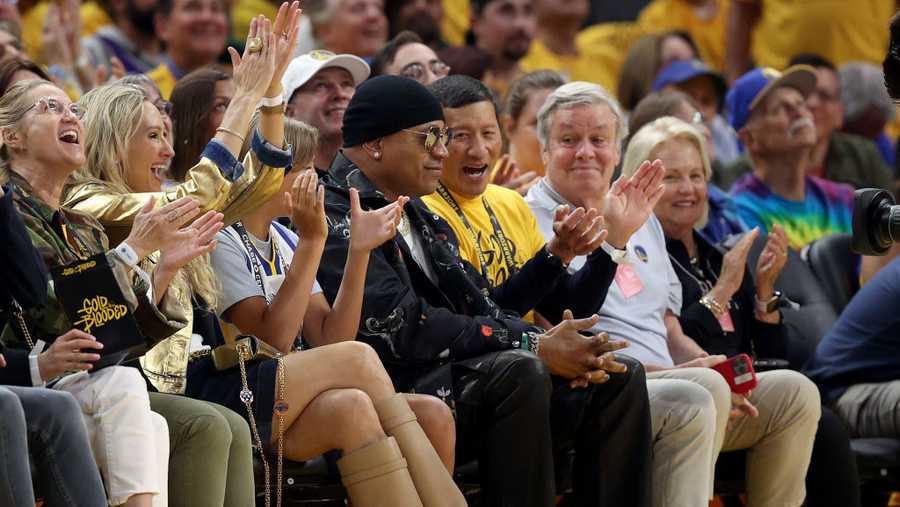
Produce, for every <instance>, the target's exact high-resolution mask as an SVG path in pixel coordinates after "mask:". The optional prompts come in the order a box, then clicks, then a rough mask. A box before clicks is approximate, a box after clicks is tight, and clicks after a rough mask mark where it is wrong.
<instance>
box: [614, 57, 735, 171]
mask: <svg viewBox="0 0 900 507" xmlns="http://www.w3.org/2000/svg"><path fill="white" fill-rule="evenodd" d="M668 89H675V90H679V91H682V92H684V93H686V94H688V95H690V96H691V98H692V99H694V102H695V103H696V104H697V107H699V108H700V112H701V113H703V121H704V122H705V123H706V126H707V127H708V128H709V130H710V132H711V133H712V142H713V146H714V147H715V152H714V154H710V158H715V159H717V160H719V161H720V162H722V163H723V164H730V163H732V162H734V160H735V159H737V158H738V157H739V156H740V149H739V147H738V142H737V134H735V132H734V130H733V129H732V128H731V125H729V124H728V123H727V122H726V121H725V119H724V118H722V117H721V116H720V115H719V112H720V111H721V109H722V102H723V101H724V99H725V91H726V90H727V89H728V87H727V86H726V85H725V79H724V78H723V77H722V76H721V75H720V74H718V73H717V72H713V71H712V70H711V69H710V68H709V67H707V66H706V64H705V63H703V62H702V61H701V60H678V61H675V62H672V63H670V64H669V65H667V66H666V67H665V68H664V69H662V70H661V71H660V73H659V75H658V76H657V78H656V81H654V82H653V91H660V90H668ZM632 132H635V131H632Z"/></svg>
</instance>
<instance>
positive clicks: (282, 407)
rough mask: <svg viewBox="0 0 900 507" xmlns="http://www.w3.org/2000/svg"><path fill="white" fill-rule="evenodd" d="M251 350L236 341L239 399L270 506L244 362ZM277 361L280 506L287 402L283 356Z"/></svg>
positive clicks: (266, 470) (277, 487) (266, 465)
mask: <svg viewBox="0 0 900 507" xmlns="http://www.w3.org/2000/svg"><path fill="white" fill-rule="evenodd" d="M251 355H252V354H251V351H250V349H249V346H248V345H247V344H246V343H238V344H237V357H238V367H239V368H240V371H241V393H240V399H241V401H242V402H243V403H244V405H245V406H246V407H247V416H248V418H249V419H250V431H251V432H252V433H253V440H254V441H255V442H256V448H257V449H259V455H260V458H261V459H262V464H263V473H264V474H265V476H264V477H265V479H264V480H265V490H266V497H265V504H266V507H271V506H272V486H271V484H270V482H269V479H270V473H269V472H270V469H269V460H267V459H266V452H265V449H264V447H263V444H262V439H261V438H260V437H259V430H258V429H257V428H256V418H255V417H254V416H253V407H252V404H253V391H251V390H250V386H249V382H248V381H247V367H246V365H245V364H244V360H245V358H248V357H251ZM276 361H278V383H279V386H278V395H279V397H280V398H281V399H279V400H276V403H275V407H274V410H275V412H276V413H277V414H278V463H277V479H278V482H277V484H276V485H275V492H276V493H275V494H276V503H275V505H276V507H281V484H282V478H283V477H282V476H283V472H282V471H283V462H284V412H286V411H287V407H288V404H287V402H285V401H284V397H285V382H284V378H285V373H284V358H283V357H281V356H280V357H278V358H276Z"/></svg>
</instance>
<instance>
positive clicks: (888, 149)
mask: <svg viewBox="0 0 900 507" xmlns="http://www.w3.org/2000/svg"><path fill="white" fill-rule="evenodd" d="M838 76H839V77H840V81H841V102H843V103H844V127H843V129H842V131H843V132H847V133H849V134H856V135H860V136H863V137H866V138H869V139H871V140H873V141H875V144H877V145H878V151H880V152H881V156H882V158H884V161H885V163H887V164H888V166H890V167H894V163H895V160H896V154H895V152H894V143H893V142H892V141H891V140H890V138H888V136H887V135H886V134H885V133H884V127H885V125H887V124H888V123H889V122H892V121H894V118H895V117H896V114H897V111H896V109H895V107H894V103H893V101H892V100H891V97H890V96H889V95H888V93H887V90H886V89H885V87H884V74H882V70H881V68H880V67H878V66H876V65H872V64H871V63H865V62H850V63H846V64H844V65H842V66H841V68H840V70H839V71H838Z"/></svg>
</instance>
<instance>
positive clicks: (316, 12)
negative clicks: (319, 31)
mask: <svg viewBox="0 0 900 507" xmlns="http://www.w3.org/2000/svg"><path fill="white" fill-rule="evenodd" d="M340 1H342V0H307V1H305V2H303V15H304V16H307V17H309V22H310V23H311V24H312V26H313V27H317V26H321V25H324V24H327V23H329V22H331V19H332V18H334V13H335V12H337V8H338V4H339V3H340Z"/></svg>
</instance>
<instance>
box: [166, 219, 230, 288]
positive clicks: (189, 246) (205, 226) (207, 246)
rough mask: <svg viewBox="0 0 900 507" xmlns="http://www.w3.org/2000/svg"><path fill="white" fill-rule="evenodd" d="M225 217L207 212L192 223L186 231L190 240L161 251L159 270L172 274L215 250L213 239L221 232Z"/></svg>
mask: <svg viewBox="0 0 900 507" xmlns="http://www.w3.org/2000/svg"><path fill="white" fill-rule="evenodd" d="M224 216H225V215H223V214H222V213H219V212H217V211H207V212H206V213H205V214H204V215H203V216H202V217H200V218H198V219H197V220H195V221H194V223H193V224H191V225H190V227H188V228H187V231H186V232H188V233H189V234H190V238H189V239H188V240H187V241H182V242H179V243H177V244H175V245H173V246H172V247H171V248H169V249H167V250H162V252H161V255H160V260H159V269H161V270H163V271H167V272H172V273H174V272H175V271H178V270H179V269H181V268H182V267H183V266H185V265H186V264H187V263H188V262H190V261H192V260H194V259H196V258H197V257H200V256H203V255H206V254H208V253H210V252H212V251H213V250H215V248H216V241H215V240H214V239H213V238H214V237H215V235H216V233H217V232H219V231H220V230H222V226H223V225H224V223H223V222H222V219H223V217H224Z"/></svg>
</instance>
